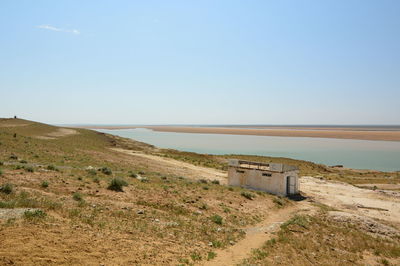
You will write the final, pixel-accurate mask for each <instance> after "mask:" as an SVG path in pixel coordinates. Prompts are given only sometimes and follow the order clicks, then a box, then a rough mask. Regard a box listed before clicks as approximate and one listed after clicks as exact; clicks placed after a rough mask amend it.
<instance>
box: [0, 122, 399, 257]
mask: <svg viewBox="0 0 400 266" xmlns="http://www.w3.org/2000/svg"><path fill="white" fill-rule="evenodd" d="M10 124H13V125H14V126H6V125H10ZM16 124H19V125H21V126H15V125H16ZM55 130H57V127H53V126H49V125H44V124H40V123H32V122H30V121H24V120H19V119H17V120H15V119H11V120H0V161H1V162H4V165H3V166H0V168H1V169H2V170H1V172H2V175H0V186H1V185H2V184H5V183H10V184H12V185H13V187H14V189H13V192H12V193H11V194H6V193H0V208H13V207H38V208H41V209H43V210H44V211H45V212H46V214H47V216H46V217H45V218H40V217H36V218H35V216H34V217H33V218H29V217H27V218H25V219H22V220H21V219H17V220H15V219H9V220H3V221H1V220H0V245H1V246H2V249H1V250H0V264H2V263H8V262H10V261H13V262H15V263H20V264H32V263H35V264H49V263H57V264H59V263H70V264H77V263H82V261H85V263H86V264H90V263H93V264H98V263H99V262H101V263H106V264H107V263H111V264H127V263H135V262H136V263H137V262H142V263H150V264H154V263H158V264H176V263H183V264H186V263H193V262H197V261H199V260H205V259H207V257H209V256H211V257H212V255H213V252H215V249H217V248H223V247H225V246H227V245H228V244H229V242H230V241H236V240H237V239H240V238H241V237H242V236H243V233H242V232H241V231H240V230H238V228H242V227H243V226H246V225H248V224H254V223H256V222H257V221H260V220H261V219H262V217H263V215H265V214H266V213H268V212H271V211H273V210H274V209H275V208H277V207H280V206H277V204H276V202H280V201H279V200H276V197H274V196H271V195H267V194H264V193H254V192H250V193H253V194H254V195H255V196H256V198H255V200H248V199H246V198H244V197H243V196H241V194H242V192H243V191H246V190H245V189H240V188H228V187H225V186H220V185H217V184H211V183H207V184H204V183H198V182H194V181H192V180H189V179H186V178H185V177H181V176H175V175H173V174H171V173H170V172H169V171H164V170H163V169H160V168H157V167H155V165H154V164H152V163H151V162H149V161H146V160H144V159H141V158H139V157H137V158H136V157H134V158H132V157H131V156H128V155H123V154H120V153H117V152H114V151H111V150H110V149H109V148H112V147H121V148H125V149H131V150H138V151H142V152H146V153H152V154H158V155H161V156H165V157H171V158H174V159H177V160H181V161H186V162H189V163H192V164H195V165H202V166H207V167H212V168H217V169H225V167H226V159H227V158H231V157H233V156H213V155H203V154H196V153H188V152H180V151H175V150H159V149H156V148H154V147H153V146H151V145H147V144H144V143H140V142H136V141H132V140H127V139H123V138H119V137H115V136H110V135H107V134H102V133H98V132H94V131H90V130H85V129H77V131H78V132H79V134H75V135H70V136H65V137H60V138H57V139H47V140H46V139H38V138H37V136H39V135H46V134H49V133H51V132H53V131H55ZM15 133H16V134H17V135H16V137H15V138H14V134H15ZM11 155H16V156H17V157H18V159H12V158H10V156H11ZM234 157H235V158H237V157H240V158H243V159H249V160H254V161H263V162H283V163H289V164H295V165H298V166H299V167H300V170H301V174H307V175H315V176H322V177H323V178H327V179H338V180H342V181H347V182H350V183H362V182H371V180H373V182H375V183H379V182H381V183H387V182H399V179H398V178H399V176H398V173H382V172H361V173H360V172H358V171H351V170H338V169H332V168H328V167H325V166H323V165H318V164H314V163H310V162H305V161H299V160H292V159H285V158H272V157H271V158H270V157H261V156H234ZM21 160H23V161H22V163H21ZM24 161H26V162H27V163H25V162H24ZM48 165H53V166H55V169H53V168H52V167H50V169H52V170H48ZM88 166H92V167H94V168H95V169H97V168H101V167H108V168H110V169H111V170H112V174H111V175H107V174H104V173H102V172H101V171H93V170H91V171H88V170H86V168H87V167H88ZM30 169H33V172H29V171H30ZM139 172H140V175H142V176H145V177H146V178H147V181H146V182H144V181H141V180H138V179H136V178H132V177H130V175H131V173H139ZM114 177H119V178H122V179H124V180H126V181H127V182H128V183H129V185H128V186H127V187H125V188H124V191H125V192H123V193H122V192H114V191H110V190H108V189H107V187H108V184H109V183H110V181H111V179H112V178H114ZM388 177H391V178H388ZM43 181H47V182H48V183H49V186H48V187H47V188H46V187H44V186H42V183H43ZM371 183H372V182H371ZM74 195H75V196H74ZM74 198H75V199H74ZM79 198H82V200H79ZM292 204H294V203H292ZM138 210H144V214H138V213H137V211H138ZM216 215H218V216H220V217H222V224H218V219H217V216H216ZM307 219H309V221H308V222H307V226H308V227H306V228H300V229H299V228H297V229H299V230H297V229H296V228H294V230H295V231H296V230H297V231H301V232H292V231H290V230H286V229H288V228H289V229H290V228H292V227H298V226H299V225H298V224H296V223H292V224H290V225H289V226H287V227H286V229H285V230H284V229H282V231H281V232H280V233H279V235H278V237H277V238H276V240H275V242H274V243H272V246H273V248H272V246H271V243H270V244H266V246H265V247H263V248H262V249H260V250H259V251H255V253H254V256H253V257H251V258H249V260H248V261H247V263H258V264H267V263H271V262H272V263H274V260H273V259H274V258H275V257H276V256H279V257H281V258H283V261H285V259H287V260H288V262H289V261H291V262H292V263H293V262H296V263H298V265H300V264H307V263H309V262H310V260H311V261H313V260H314V261H316V260H321V261H325V262H327V263H328V264H329V260H328V259H329V257H330V255H332V256H331V258H332V257H334V258H335V259H334V261H336V262H338V263H339V262H340V261H342V260H343V261H346V263H352V262H354V260H357V259H360V258H361V257H360V256H363V254H364V253H363V252H379V250H380V246H379V245H383V246H385V245H389V246H388V247H391V246H390V243H384V242H379V241H378V240H377V241H378V242H376V241H375V240H374V239H371V238H369V237H368V236H365V235H364V234H363V233H361V232H358V231H354V230H353V231H351V230H350V231H349V230H347V229H346V227H345V228H342V229H340V228H341V226H340V225H338V224H334V223H332V222H329V221H327V219H325V218H324V216H323V215H320V216H315V217H310V218H307ZM300 227H301V226H300ZM313 228H318V230H312V229H313ZM292 229H293V228H292ZM339 229H340V230H339ZM343 230H344V231H343ZM346 230H347V231H346ZM354 232H355V233H354ZM325 234H329V235H330V234H333V235H334V237H331V239H333V240H332V241H334V245H331V246H330V245H328V244H327V243H325V242H324V241H325V240H324V238H323V237H322V235H325ZM354 234H355V235H354ZM281 236H282V237H281ZM352 237H355V239H357V241H358V242H359V243H360V245H361V246H362V248H361V247H360V248H359V249H357V250H353V249H354V248H353V247H352V246H351V245H347V246H346V245H342V244H340V245H339V243H340V239H342V238H343V239H351V238H352ZM302 239H308V240H309V243H311V244H309V245H306V246H305V247H304V248H305V250H306V252H300V249H301V247H303V246H302V245H300V244H301V243H303V242H302ZM210 242H211V243H212V245H211V246H210V244H209V243H210ZM94 243H95V244H94ZM351 243H353V242H351ZM365 243H372V244H371V245H369V246H367V247H365ZM382 243H383V244H382ZM321 246H324V247H325V246H327V247H331V248H333V249H334V250H331V251H329V250H325V248H324V249H321V248H320V247H321ZM66 250H68V253H65V251H66ZM286 250H289V252H286ZM393 250H394V253H393V252H392V253H390V254H389V253H388V254H386V253H385V252H383V256H384V257H387V258H388V259H390V258H391V256H393V254H397V253H396V252H397V251H396V249H393ZM349 251H351V252H349ZM353 251H354V252H353ZM343 252H344V253H343ZM265 253H266V254H268V255H265ZM312 253H315V254H316V257H313V258H314V259H313V258H310V257H309V254H312ZM353 253H354V254H353ZM307 254H308V255H307ZM343 254H347V255H343ZM293 256H294V257H293ZM291 257H292V258H294V259H290V258H291Z"/></svg>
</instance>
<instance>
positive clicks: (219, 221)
mask: <svg viewBox="0 0 400 266" xmlns="http://www.w3.org/2000/svg"><path fill="white" fill-rule="evenodd" d="M222 220H223V219H222V217H221V216H219V215H218V214H215V215H213V216H211V221H213V222H214V223H216V224H222Z"/></svg>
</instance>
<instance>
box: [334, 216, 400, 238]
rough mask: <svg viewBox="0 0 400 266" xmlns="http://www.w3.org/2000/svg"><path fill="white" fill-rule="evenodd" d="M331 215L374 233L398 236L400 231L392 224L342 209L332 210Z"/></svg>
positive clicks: (340, 220)
mask: <svg viewBox="0 0 400 266" xmlns="http://www.w3.org/2000/svg"><path fill="white" fill-rule="evenodd" d="M328 214H329V216H331V217H332V219H333V220H335V221H337V222H346V223H351V224H354V225H357V228H359V229H361V230H363V231H365V232H367V233H372V234H374V235H380V236H388V237H396V236H400V232H399V231H398V230H397V229H395V228H393V227H390V226H387V225H384V224H381V223H379V222H377V221H375V220H373V219H371V218H368V217H365V216H361V215H357V214H351V213H347V212H341V211H330V212H328Z"/></svg>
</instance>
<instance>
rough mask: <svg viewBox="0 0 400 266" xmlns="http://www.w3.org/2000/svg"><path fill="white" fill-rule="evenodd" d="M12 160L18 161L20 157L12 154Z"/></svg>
mask: <svg viewBox="0 0 400 266" xmlns="http://www.w3.org/2000/svg"><path fill="white" fill-rule="evenodd" d="M10 159H11V160H18V156H17V155H15V154H11V156H10Z"/></svg>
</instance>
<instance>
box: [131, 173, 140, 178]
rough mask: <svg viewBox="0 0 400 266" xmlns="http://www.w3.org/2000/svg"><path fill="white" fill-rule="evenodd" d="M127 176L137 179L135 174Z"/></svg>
mask: <svg viewBox="0 0 400 266" xmlns="http://www.w3.org/2000/svg"><path fill="white" fill-rule="evenodd" d="M129 176H130V177H132V178H137V176H138V175H137V174H135V173H130V174H129Z"/></svg>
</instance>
